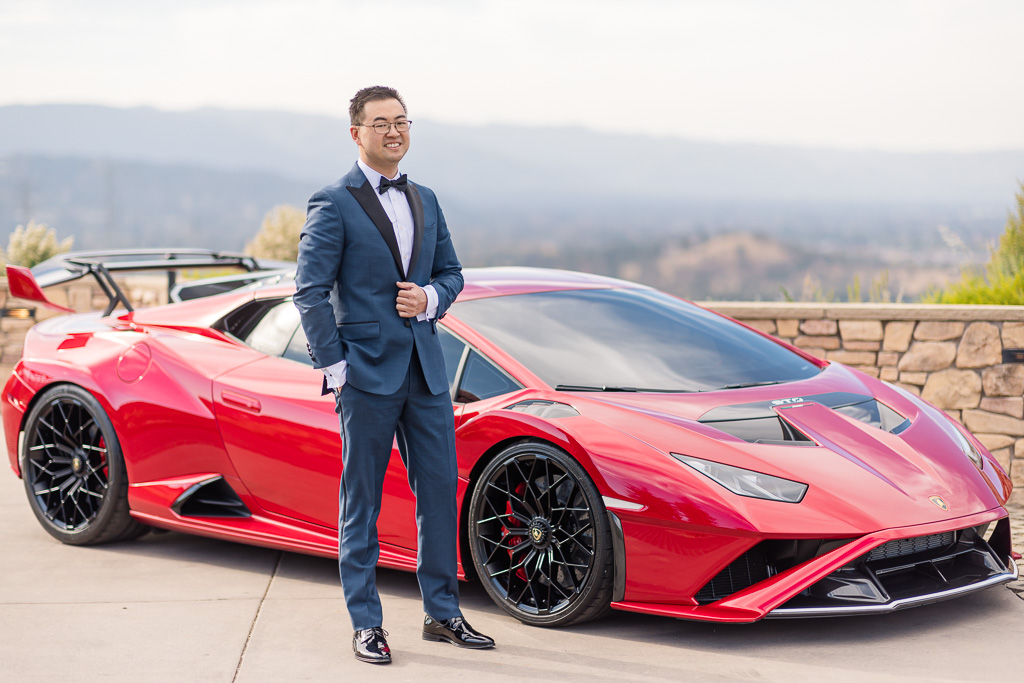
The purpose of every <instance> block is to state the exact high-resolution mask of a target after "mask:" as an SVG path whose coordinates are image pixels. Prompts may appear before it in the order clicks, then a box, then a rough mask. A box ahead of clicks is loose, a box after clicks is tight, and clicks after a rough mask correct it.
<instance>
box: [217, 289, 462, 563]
mask: <svg viewBox="0 0 1024 683" xmlns="http://www.w3.org/2000/svg"><path fill="white" fill-rule="evenodd" d="M263 308H264V309H265V310H259V311H257V312H256V313H255V314H254V317H255V318H258V319H257V320H253V321H251V322H249V323H248V324H246V325H240V326H239V334H240V339H241V340H242V341H244V342H245V343H246V344H248V345H250V346H252V347H253V348H256V349H257V350H259V351H262V352H264V353H266V354H267V356H266V357H264V358H261V359H260V360H257V361H254V362H252V363H249V364H248V365H245V366H243V367H240V368H237V369H235V370H232V371H231V372H227V373H225V374H223V375H221V376H220V377H218V378H217V379H216V381H215V382H214V403H215V411H216V414H217V418H218V421H219V423H220V426H221V435H222V437H223V439H224V443H225V446H226V448H227V450H228V453H229V455H230V456H231V459H232V463H233V464H234V466H235V468H236V470H237V471H238V473H239V476H241V478H242V480H243V481H244V482H245V485H246V487H247V488H248V489H249V491H250V493H252V495H253V496H254V497H255V498H256V499H257V501H258V502H259V504H260V505H261V506H262V507H263V509H265V510H266V511H268V512H272V513H276V514H280V515H285V516H288V517H292V518H295V519H300V520H303V521H307V522H313V523H315V524H321V525H323V526H328V527H332V528H337V525H338V486H339V481H340V477H341V470H342V465H341V449H342V443H341V436H340V429H339V424H338V415H337V414H336V413H335V402H334V397H333V396H332V395H330V394H328V395H327V396H321V395H320V390H321V383H322V380H323V374H322V373H321V372H320V371H319V370H316V369H314V368H313V367H312V363H311V362H310V360H309V355H308V353H307V351H306V337H305V334H304V333H303V331H302V328H301V326H299V319H298V312H297V311H296V309H295V306H294V305H293V304H292V302H291V300H282V301H278V302H271V303H269V304H265V305H264V307H263ZM438 331H439V332H441V333H442V347H443V349H444V354H445V360H446V362H447V363H448V380H449V386H452V384H453V383H454V379H455V373H456V371H457V370H458V368H459V364H460V360H461V358H462V356H463V353H464V349H465V344H464V343H463V342H462V341H461V340H458V339H456V338H455V337H454V336H453V335H451V334H450V333H447V332H443V331H442V329H441V328H439V330H438ZM449 359H450V362H449ZM453 409H454V410H455V411H456V415H455V419H456V422H458V419H459V414H460V412H461V406H456V407H454V408H453ZM415 512H416V501H415V498H414V497H413V495H412V492H411V491H410V489H409V484H408V472H407V471H406V468H405V465H404V464H403V462H402V458H401V455H400V453H399V451H398V448H397V444H396V445H394V446H393V447H392V452H391V460H390V462H389V465H388V470H387V473H386V475H385V480H384V495H383V501H382V505H381V515H380V518H379V520H378V523H377V529H378V537H379V539H380V541H381V542H383V543H389V544H392V545H395V546H398V547H402V548H407V549H415V548H416V516H415Z"/></svg>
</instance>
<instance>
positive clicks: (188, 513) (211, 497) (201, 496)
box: [171, 477, 252, 517]
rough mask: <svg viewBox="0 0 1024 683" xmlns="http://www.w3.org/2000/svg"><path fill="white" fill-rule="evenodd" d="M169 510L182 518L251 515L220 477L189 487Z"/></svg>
mask: <svg viewBox="0 0 1024 683" xmlns="http://www.w3.org/2000/svg"><path fill="white" fill-rule="evenodd" d="M171 509H172V510H174V511H175V512H176V513H178V514H179V515H181V516H182V517H249V516H251V514H252V513H250V512H249V508H247V507H245V503H243V502H242V499H241V498H239V497H238V494H237V493H235V490H234V489H233V488H231V486H230V485H229V484H228V483H227V482H226V481H224V479H223V478H222V477H213V478H212V479H207V480H206V481H201V482H199V483H198V484H194V485H193V486H190V487H189V489H188V490H187V491H185V492H184V493H183V494H181V495H180V496H178V499H177V500H176V501H174V505H172V506H171Z"/></svg>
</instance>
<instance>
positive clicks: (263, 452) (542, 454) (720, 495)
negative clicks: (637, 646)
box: [3, 268, 1017, 626]
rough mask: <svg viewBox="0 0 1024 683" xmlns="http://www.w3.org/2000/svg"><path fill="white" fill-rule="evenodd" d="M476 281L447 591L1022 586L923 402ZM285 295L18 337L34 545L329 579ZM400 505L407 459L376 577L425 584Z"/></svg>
mask: <svg viewBox="0 0 1024 683" xmlns="http://www.w3.org/2000/svg"><path fill="white" fill-rule="evenodd" d="M94 274H95V273H94ZM98 277H99V276H98ZM11 278H12V280H11V281H12V286H13V284H14V283H15V281H16V280H17V281H19V282H20V283H21V285H23V287H22V289H21V290H19V291H21V292H22V295H23V296H28V297H32V298H35V299H36V300H42V299H44V298H45V297H44V296H43V294H42V293H41V292H40V291H39V290H38V289H35V290H33V288H32V281H31V274H30V273H28V272H27V271H24V270H17V269H15V270H14V271H12V272H11ZM465 278H466V287H465V290H464V291H463V292H462V295H461V296H460V297H459V299H458V301H457V302H456V303H455V304H454V305H453V306H452V308H451V310H450V312H449V313H448V315H447V316H446V317H445V318H444V319H443V320H442V321H441V324H440V325H438V333H439V334H441V335H442V340H443V345H444V349H445V358H446V361H447V368H448V379H449V382H450V385H451V398H452V408H453V410H454V411H455V424H456V432H457V436H458V467H459V477H460V480H459V481H460V486H459V501H458V505H459V510H460V511H461V512H460V514H461V530H460V536H461V537H460V546H461V556H460V576H463V577H465V578H467V579H473V578H475V579H476V580H479V581H481V582H482V583H483V586H484V587H485V588H486V590H487V592H488V593H489V594H490V596H491V597H492V598H493V599H494V601H495V602H496V603H497V604H498V605H500V606H501V607H502V608H503V609H504V610H506V611H507V612H508V613H509V614H511V615H512V616H514V617H516V618H517V619H520V620H522V621H523V622H526V623H530V624H536V625H545V626H557V625H564V624H571V623H576V622H580V621H584V620H588V619H592V618H595V617H598V616H600V615H602V614H604V613H606V612H607V611H608V610H609V609H621V610H630V611H636V612H646V613H650V614H660V615H667V616H673V617H682V618H689V619H706V620H713V621H725V622H750V621H755V620H758V619H761V618H764V617H804V616H818V615H840V614H865V613H877V612H887V611H890V610H895V609H899V608H902V607H909V606H913V605H919V604H923V603H929V602H934V601H937V600H942V599H945V598H951V597H954V596H958V595H961V594H965V593H969V592H972V591H975V590H979V589H982V588H985V587H987V586H993V585H996V584H1000V583H1004V582H1007V581H1011V580H1013V579H1014V578H1015V577H1016V576H1017V568H1016V564H1015V563H1014V561H1013V559H1012V551H1011V547H1010V527H1009V521H1008V519H1007V512H1006V510H1005V509H1004V508H1003V505H1004V503H1005V502H1006V500H1007V498H1008V496H1009V494H1010V491H1011V484H1010V481H1009V480H1008V478H1007V476H1006V474H1005V473H1004V472H1003V471H1002V469H1001V468H1000V466H999V465H998V464H997V463H996V461H995V460H994V459H993V458H992V457H991V455H989V453H988V452H987V451H986V450H985V449H984V447H982V445H981V444H980V443H979V442H978V441H977V440H976V439H975V438H974V437H973V436H971V434H969V433H968V432H967V431H966V430H965V429H964V428H963V427H961V426H960V425H959V424H957V423H955V422H953V421H951V420H950V419H949V418H948V417H947V416H946V415H945V414H944V413H943V412H942V411H940V410H937V409H936V408H934V407H932V406H931V405H929V404H928V403H926V402H924V401H922V400H921V399H920V398H918V397H916V396H914V395H912V394H909V393H907V392H905V391H903V390H901V389H900V388H898V387H895V386H893V385H890V384H887V383H885V382H881V381H879V380H877V379H873V378H871V377H868V376H866V375H864V374H861V373H859V372H856V371H854V370H851V369H849V368H846V367H844V366H842V365H840V364H838V363H827V362H825V361H822V360H819V359H817V358H814V357H812V356H809V355H807V354H806V353H804V352H802V351H801V350H799V349H797V348H794V347H791V346H788V345H786V344H784V343H782V342H780V341H779V340H777V339H774V338H772V337H769V336H767V335H764V334H762V333H760V332H758V331H756V330H753V329H750V328H748V327H746V326H744V325H742V324H739V323H737V322H735V321H733V320H730V319H728V318H725V317H723V316H720V315H717V314H715V313H713V312H710V311H707V310H705V309H702V308H700V307H699V306H696V305H694V304H692V303H689V302H686V301H683V300H680V299H678V298H675V297H672V296H669V295H667V294H663V293H661V292H658V291H655V290H653V289H650V288H647V287H644V286H641V285H637V284H632V283H629V282H623V281H620V280H613V279H610V278H605V277H597V276H592V275H584V274H579V273H569V272H563V271H553V270H540V269H526V268H495V269H480V270H474V269H467V270H466V271H465ZM292 293H293V285H292V284H291V283H290V281H288V280H287V278H285V279H284V280H283V281H282V282H280V283H278V284H266V283H264V284H263V285H262V286H259V283H257V284H256V285H252V286H250V287H247V288H244V289H238V290H235V291H231V292H228V293H224V294H218V295H215V296H209V297H204V298H198V299H193V300H190V301H184V302H181V303H174V304H170V305H166V306H159V307H154V308H148V309H140V310H135V311H128V312H127V313H123V314H116V313H115V314H112V315H107V316H104V315H101V314H99V313H94V314H75V315H67V316H62V317H57V318H53V319H50V320H47V321H45V322H42V323H40V324H38V325H36V326H35V327H34V328H32V330H31V331H30V333H29V335H28V338H27V340H26V342H25V350H24V357H23V359H22V360H21V362H20V363H19V364H18V366H17V368H16V369H15V371H14V373H13V375H12V376H11V378H10V379H9V380H8V382H7V384H6V386H5V388H4V390H3V427H4V433H5V434H6V438H7V449H8V452H9V454H10V462H11V467H12V468H13V469H14V471H15V473H17V474H19V475H20V476H21V477H22V478H23V479H24V481H25V489H26V491H27V494H28V499H29V503H30V505H31V507H32V510H33V511H34V512H35V514H36V516H37V517H38V518H39V521H40V523H41V524H42V526H43V528H45V529H46V530H47V531H48V532H49V533H50V534H52V535H53V536H55V537H56V538H58V539H60V540H61V541H63V542H65V543H70V544H81V545H87V544H94V543H103V542H109V541H121V540H126V539H130V538H133V537H136V536H139V535H140V534H143V533H145V532H146V531H147V530H148V529H149V528H150V527H160V528H164V529H174V530H178V531H184V532H188V533H196V534H203V535H207V536H213V537H217V538H224V539H231V540H237V541H241V542H244V543H253V544H257V545H262V546H268V547H273V548H281V549H285V550H293V551H297V552H305V553H312V554H317V555H323V556H328V557H329V556H336V554H337V536H336V529H337V522H338V481H339V474H340V470H341V443H340V437H339V428H338V416H337V415H336V414H335V412H334V401H333V398H332V397H331V396H326V397H325V396H321V395H320V387H321V378H322V375H321V373H320V372H319V371H318V370H315V369H314V368H313V367H312V366H311V364H310V362H309V357H308V355H307V351H306V344H305V339H304V336H303V332H302V329H301V327H300V326H299V318H298V313H297V311H296V309H295V306H294V305H293V304H292V301H291V296H292ZM413 508H414V500H413V498H412V495H411V494H410V492H409V487H408V484H407V482H406V472H405V468H404V467H403V465H402V461H401V458H400V457H399V453H398V450H397V448H396V449H395V450H394V453H393V456H392V462H391V466H390V468H389V470H388V473H387V479H386V481H385V485H384V505H383V512H382V514H381V517H380V521H379V524H378V529H379V535H380V540H381V556H380V563H381V564H382V565H384V566H388V567H395V568H399V569H406V570H413V569H414V568H415V563H416V530H415V522H414V515H413Z"/></svg>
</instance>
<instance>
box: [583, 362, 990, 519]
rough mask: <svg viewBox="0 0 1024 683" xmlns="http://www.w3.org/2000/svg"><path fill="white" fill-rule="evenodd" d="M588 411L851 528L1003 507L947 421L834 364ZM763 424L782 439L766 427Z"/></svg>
mask: <svg viewBox="0 0 1024 683" xmlns="http://www.w3.org/2000/svg"><path fill="white" fill-rule="evenodd" d="M586 403H587V404H589V405H587V406H585V405H582V404H580V403H577V404H576V405H577V407H578V408H579V409H580V411H581V413H582V414H584V415H589V416H590V417H592V418H593V419H595V420H600V421H601V422H602V423H603V424H605V425H608V426H610V427H614V428H615V429H618V430H621V431H623V432H626V433H628V434H630V435H631V436H633V437H634V438H636V439H640V440H643V441H644V442H645V443H647V444H648V445H650V446H651V447H652V448H654V449H655V450H657V451H661V452H662V453H664V454H670V453H680V454H683V455H688V456H692V457H697V458H703V459H706V460H711V461H715V462H720V463H724V464H728V465H732V466H735V467H742V468H744V469H749V470H754V471H757V472H762V473H765V474H770V475H773V476H779V477H783V478H786V479H791V480H795V481H800V482H802V483H806V484H808V486H809V489H808V492H807V494H806V496H805V500H804V501H802V502H801V504H799V505H787V504H784V503H775V502H771V503H769V504H770V505H772V506H773V507H774V508H779V507H780V506H782V507H790V508H801V509H802V513H801V514H805V513H806V510H807V509H808V508H817V509H818V510H819V511H820V512H821V514H822V515H823V516H824V517H833V518H838V519H847V520H854V519H855V520H858V523H857V524H855V525H854V526H856V527H858V528H863V527H876V528H885V527H891V526H905V525H912V524H923V523H927V522H932V521H939V520H943V519H949V518H951V517H957V516H962V515H967V514H972V513H975V512H980V511H984V510H988V509H991V508H993V507H997V506H999V505H1001V504H1002V503H1003V502H1005V498H1006V490H1005V480H1006V476H1005V474H1003V473H1002V472H1001V470H1000V469H999V468H998V466H997V465H996V464H995V462H994V461H993V460H992V459H991V456H989V455H988V453H987V451H985V450H984V448H983V447H982V446H981V445H980V444H979V443H977V442H976V440H974V439H973V437H968V438H969V439H970V443H972V444H973V445H974V446H975V448H976V449H977V450H978V451H979V452H980V453H981V454H983V467H982V468H979V467H978V466H976V465H975V464H974V462H972V461H971V459H970V458H969V457H968V456H967V455H966V454H965V453H964V452H963V450H962V449H961V447H960V445H959V444H958V440H957V437H956V430H957V427H956V426H954V424H953V423H952V422H951V420H950V419H949V418H948V417H947V416H946V415H945V414H944V413H942V412H941V411H939V410H937V409H935V408H934V407H932V406H930V405H929V404H927V403H925V402H924V401H922V400H920V399H918V398H917V397H914V396H912V395H910V394H908V393H906V392H904V391H903V390H899V389H897V388H895V387H893V386H891V385H889V384H886V383H884V382H880V381H878V380H875V379H873V378H870V377H867V376H865V375H862V374H860V373H857V372H854V371H851V370H850V369H848V368H845V367H843V366H840V365H836V364H833V365H831V366H829V367H827V368H826V369H825V370H824V371H823V372H821V373H820V374H819V375H817V376H816V377H814V378H811V379H808V380H802V381H799V382H792V383H787V384H780V385H773V386H766V387H752V388H748V389H734V390H726V391H717V392H708V393H703V394H683V395H679V394H676V395H666V394H657V395H654V394H601V395H598V396H594V395H588V397H587V401H586ZM598 404H600V407H598ZM879 415H881V418H879ZM769 424H774V425H775V426H774V427H772V429H773V430H775V432H779V434H775V433H772V434H768V433H767V431H766V430H765V429H762V427H764V426H766V425H769ZM752 426H753V427H752ZM762 432H764V434H762ZM779 435H781V436H782V437H783V438H772V437H774V436H779ZM759 436H764V437H766V438H758V437H759ZM663 460H664V467H665V468H683V470H685V474H684V476H687V477H689V476H690V472H689V471H688V468H687V467H686V466H685V465H682V464H681V463H678V462H677V461H675V459H669V458H664V459H663ZM700 476H702V475H700ZM710 488H711V490H714V491H716V493H717V494H720V495H721V496H722V497H723V498H724V499H726V500H729V499H739V501H734V502H736V503H738V504H740V505H743V504H749V503H748V502H749V501H750V500H751V499H744V498H742V497H740V496H735V495H734V494H731V493H730V492H728V491H726V490H725V489H724V488H722V487H720V486H718V485H717V484H711V485H710ZM936 497H937V498H938V500H936ZM756 503H762V501H760V500H757V501H756ZM805 521H806V520H805Z"/></svg>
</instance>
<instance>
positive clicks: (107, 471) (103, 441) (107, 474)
mask: <svg viewBox="0 0 1024 683" xmlns="http://www.w3.org/2000/svg"><path fill="white" fill-rule="evenodd" d="M97 448H99V449H101V450H106V449H107V440H106V439H104V438H103V437H102V436H101V437H100V442H99V444H98V445H97ZM103 476H104V477H105V478H106V480H107V481H108V482H109V481H110V465H109V464H108V460H107V458H106V457H104V458H103Z"/></svg>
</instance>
